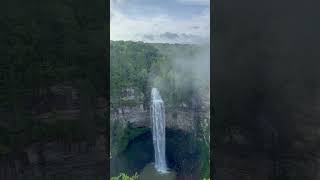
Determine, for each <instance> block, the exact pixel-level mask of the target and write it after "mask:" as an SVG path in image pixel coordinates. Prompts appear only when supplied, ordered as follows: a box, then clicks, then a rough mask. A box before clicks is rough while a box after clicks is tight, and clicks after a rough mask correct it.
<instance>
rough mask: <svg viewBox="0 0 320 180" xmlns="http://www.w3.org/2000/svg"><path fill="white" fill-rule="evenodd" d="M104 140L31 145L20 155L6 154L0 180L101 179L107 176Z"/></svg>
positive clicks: (0, 161) (0, 171)
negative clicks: (91, 142) (90, 142)
mask: <svg viewBox="0 0 320 180" xmlns="http://www.w3.org/2000/svg"><path fill="white" fill-rule="evenodd" d="M105 141H106V140H105V138H104V137H103V136H101V137H100V138H99V139H97V141H96V142H95V143H93V144H89V143H86V142H81V143H73V144H70V143H61V142H51V143H46V144H39V143H37V144H33V145H31V146H29V147H27V148H26V149H25V150H24V151H23V153H21V154H19V156H17V154H14V156H11V155H10V154H9V155H8V156H6V157H3V158H2V159H1V160H0V179H1V180H20V179H21V180H44V179H50V180H60V179H68V180H88V179H97V180H102V179H104V178H105V177H106V176H107V174H106V168H107V161H106V160H107V156H106V154H105V153H106V149H105V148H106V144H105Z"/></svg>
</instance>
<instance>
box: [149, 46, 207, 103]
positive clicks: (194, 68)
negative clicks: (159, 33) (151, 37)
mask: <svg viewBox="0 0 320 180" xmlns="http://www.w3.org/2000/svg"><path fill="white" fill-rule="evenodd" d="M173 46H176V45H173ZM179 46H180V47H179V48H171V49H170V50H163V49H161V48H160V53H162V54H165V55H166V57H167V61H166V63H165V64H161V66H159V67H157V68H155V69H154V72H157V73H158V75H154V74H153V75H151V76H150V77H152V80H151V86H152V87H156V88H158V89H160V92H162V93H164V97H165V98H166V97H167V99H168V97H169V96H170V97H173V98H174V101H177V102H190V99H191V96H192V97H195V96H197V97H199V96H202V97H206V98H207V99H208V98H209V92H210V89H209V88H210V47H209V44H202V45H179ZM186 49H187V50H186ZM186 51H187V52H186ZM189 51H190V52H189ZM154 72H153V73H154ZM159 74H160V75H159ZM186 98H189V99H186Z"/></svg>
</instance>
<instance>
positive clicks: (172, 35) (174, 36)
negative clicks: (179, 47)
mask: <svg viewBox="0 0 320 180" xmlns="http://www.w3.org/2000/svg"><path fill="white" fill-rule="evenodd" d="M160 38H167V39H177V38H179V35H178V34H177V33H171V32H165V33H163V34H160Z"/></svg>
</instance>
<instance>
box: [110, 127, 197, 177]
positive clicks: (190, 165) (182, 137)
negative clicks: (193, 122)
mask: <svg viewBox="0 0 320 180" xmlns="http://www.w3.org/2000/svg"><path fill="white" fill-rule="evenodd" d="M166 157H167V164H168V167H169V169H170V173H169V174H167V175H162V176H161V175H159V174H158V173H157V172H156V171H155V169H154V167H153V166H152V163H153V162H154V150H153V142H152V134H151V132H150V131H148V132H146V133H144V134H142V135H140V136H139V137H137V138H135V139H134V140H133V141H131V142H130V143H129V145H128V147H127V149H126V150H125V151H124V152H122V153H121V154H119V155H118V156H117V157H114V158H113V159H111V165H110V167H111V168H110V170H111V171H110V173H111V176H116V175H118V174H119V173H120V172H125V173H126V174H129V175H133V174H134V173H135V172H137V173H138V174H139V175H140V178H149V179H152V180H157V178H158V179H159V178H160V179H162V180H171V179H172V180H174V179H176V180H180V179H201V176H200V152H199V148H197V145H196V144H195V143H194V141H193V138H192V135H190V134H187V133H184V132H182V131H173V130H170V129H167V130H166ZM151 177H153V178H151ZM141 180H144V179H141ZM146 180H147V179H146Z"/></svg>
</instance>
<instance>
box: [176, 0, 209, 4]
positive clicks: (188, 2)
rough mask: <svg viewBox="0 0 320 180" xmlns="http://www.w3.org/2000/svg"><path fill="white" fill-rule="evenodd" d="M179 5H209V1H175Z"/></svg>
mask: <svg viewBox="0 0 320 180" xmlns="http://www.w3.org/2000/svg"><path fill="white" fill-rule="evenodd" d="M177 1H178V2H180V3H185V4H195V5H209V4H210V0H177Z"/></svg>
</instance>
